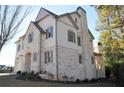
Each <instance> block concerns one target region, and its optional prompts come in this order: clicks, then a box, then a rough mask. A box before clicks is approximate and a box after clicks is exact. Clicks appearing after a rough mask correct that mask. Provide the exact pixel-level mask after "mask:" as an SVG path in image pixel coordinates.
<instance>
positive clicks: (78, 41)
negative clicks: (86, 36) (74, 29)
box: [77, 36, 81, 46]
mask: <svg viewBox="0 0 124 93" xmlns="http://www.w3.org/2000/svg"><path fill="white" fill-rule="evenodd" d="M77 43H78V45H79V46H81V38H80V37H79V36H77Z"/></svg>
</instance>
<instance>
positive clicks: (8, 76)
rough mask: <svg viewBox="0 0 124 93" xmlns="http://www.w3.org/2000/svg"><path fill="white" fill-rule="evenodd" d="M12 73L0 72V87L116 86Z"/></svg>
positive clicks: (114, 85)
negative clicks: (19, 76)
mask: <svg viewBox="0 0 124 93" xmlns="http://www.w3.org/2000/svg"><path fill="white" fill-rule="evenodd" d="M15 77H16V76H15V75H13V73H5V74H4V73H2V74H0V87H117V85H116V84H114V83H84V84H64V83H53V82H45V81H25V80H17V79H15Z"/></svg>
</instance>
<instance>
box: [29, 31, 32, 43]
mask: <svg viewBox="0 0 124 93" xmlns="http://www.w3.org/2000/svg"><path fill="white" fill-rule="evenodd" d="M32 41H33V32H31V33H29V35H28V43H30V42H32Z"/></svg>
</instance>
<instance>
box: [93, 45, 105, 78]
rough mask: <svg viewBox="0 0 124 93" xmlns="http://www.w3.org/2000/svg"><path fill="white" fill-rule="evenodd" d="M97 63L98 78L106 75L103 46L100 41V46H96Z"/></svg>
mask: <svg viewBox="0 0 124 93" xmlns="http://www.w3.org/2000/svg"><path fill="white" fill-rule="evenodd" d="M94 51H95V52H94V55H95V63H96V76H97V77H98V78H103V77H105V64H104V61H103V53H102V51H103V48H102V44H101V43H98V46H96V47H95V48H94Z"/></svg>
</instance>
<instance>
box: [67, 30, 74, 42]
mask: <svg viewBox="0 0 124 93" xmlns="http://www.w3.org/2000/svg"><path fill="white" fill-rule="evenodd" d="M68 41H70V42H74V43H75V33H74V32H72V31H68Z"/></svg>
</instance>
